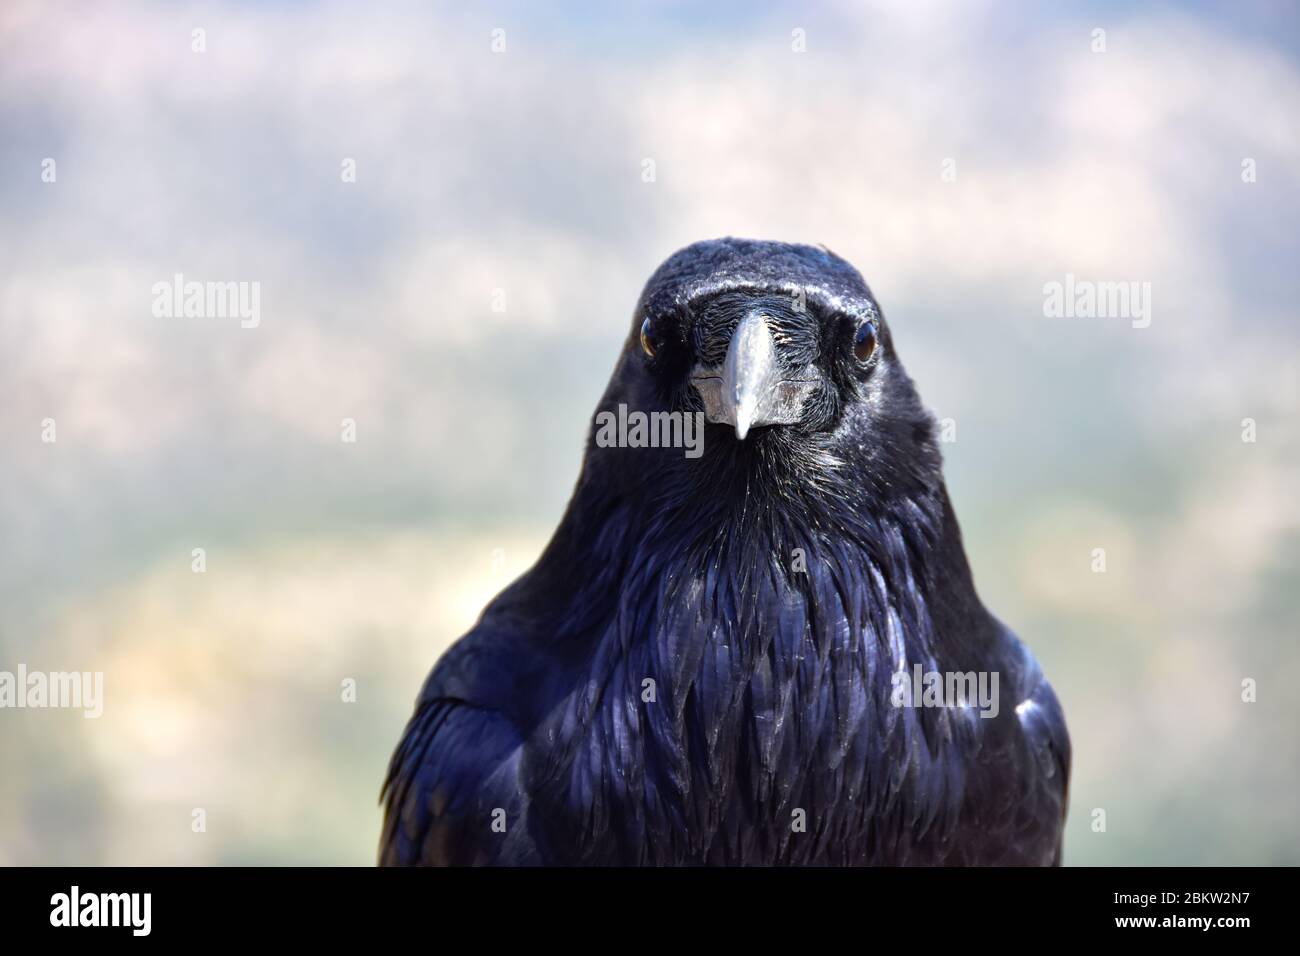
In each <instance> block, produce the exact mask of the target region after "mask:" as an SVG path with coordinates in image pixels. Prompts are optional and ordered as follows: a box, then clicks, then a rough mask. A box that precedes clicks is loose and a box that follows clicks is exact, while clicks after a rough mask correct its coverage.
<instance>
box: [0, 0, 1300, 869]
mask: <svg viewBox="0 0 1300 956" xmlns="http://www.w3.org/2000/svg"><path fill="white" fill-rule="evenodd" d="M1297 19H1298V15H1297V13H1296V10H1295V8H1294V7H1293V6H1290V5H1287V4H1276V5H1273V4H1251V3H1247V4H1224V5H1211V4H1189V5H1173V4H1152V5H1142V6H1140V7H1139V6H1133V5H1129V4H1101V5H1087V4H1063V5H1062V4H1052V5H1040V4H1024V5H1008V4H991V3H989V4H984V3H962V4H939V3H933V4H931V3H906V4H897V5H893V4H825V5H818V7H817V8H816V9H815V10H813V11H807V10H801V9H800V7H799V6H798V5H764V4H753V3H745V4H721V5H710V7H709V9H708V10H707V11H704V12H701V11H699V10H696V9H693V8H692V7H690V6H687V5H684V4H661V5H654V4H647V5H631V6H627V5H620V10H619V11H618V12H617V14H615V13H613V12H611V11H610V10H608V9H606V8H605V7H604V6H603V5H599V4H578V5H547V6H546V7H545V8H539V6H538V5H532V4H518V5H500V4H487V5H475V8H474V9H472V10H466V9H463V8H462V7H459V6H456V5H452V4H427V3H397V4H391V5H384V6H383V8H382V9H370V8H365V9H361V8H357V7H356V6H354V5H350V4H342V3H320V4H254V3H244V4H224V5H222V4H203V3H126V4H92V3H84V4H77V3H71V4H59V5H48V4H37V3H24V2H18V3H7V4H5V5H4V6H3V8H2V9H0V131H2V133H0V261H3V263H4V267H3V268H2V269H0V393H2V395H3V401H0V449H3V455H4V458H3V467H0V608H3V611H2V612H0V669H11V670H12V669H13V666H15V665H16V664H17V663H19V662H22V663H25V664H27V665H28V666H29V667H31V668H34V669H35V668H43V669H46V670H64V669H81V670H90V669H93V670H103V671H104V673H105V683H106V695H107V701H106V707H105V714H104V717H103V718H101V719H100V720H98V721H87V720H84V719H83V718H82V717H81V716H80V715H79V714H76V713H69V712H60V711H43V712H42V711H22V712H19V711H3V712H0V766H3V767H5V768H11V772H6V773H4V774H2V775H0V862H10V863H34V862H123V863H205V862H275V861H286V862H288V861H295V862H351V863H365V862H369V861H370V860H371V859H372V858H373V847H374V842H375V838H376V835H377V832H378V819H379V818H378V811H377V807H376V803H375V801H376V797H377V792H378V787H379V782H380V780H381V778H382V769H383V766H384V764H385V762H386V760H387V756H388V753H389V751H390V749H391V747H392V745H393V743H395V741H396V739H397V737H398V735H399V733H400V730H401V726H402V724H403V722H404V720H405V717H406V715H407V713H408V711H409V708H410V704H411V701H412V699H413V697H414V694H415V691H416V689H417V687H418V685H419V683H420V681H421V680H422V679H423V676H424V674H425V672H426V671H427V669H428V667H429V666H430V665H431V664H432V662H433V660H434V658H435V657H436V656H437V654H438V653H440V651H441V650H442V649H443V648H444V647H445V646H446V645H447V643H449V642H450V641H451V640H453V639H454V638H455V637H456V636H458V635H459V634H460V633H462V632H463V631H464V630H465V629H466V627H467V626H468V625H469V624H470V623H471V622H472V621H473V619H474V617H475V616H476V614H477V612H478V611H479V609H480V608H481V607H482V605H483V603H484V601H485V600H486V599H487V598H489V597H490V596H491V595H492V594H493V593H494V592H495V591H496V590H498V589H499V588H500V587H502V586H503V585H504V584H505V583H507V582H508V581H509V580H510V579H511V577H512V576H513V575H514V574H517V573H518V572H519V571H521V570H522V569H523V568H525V567H527V566H528V564H529V563H531V561H532V560H533V559H534V558H535V557H536V554H537V552H538V550H539V549H540V547H541V546H542V544H544V542H545V540H546V537H547V535H548V534H549V532H550V530H551V529H552V528H553V527H554V525H555V522H556V521H557V519H558V517H559V515H560V513H561V510H562V508H563V506H564V503H565V501H566V499H567V496H568V493H569V490H570V489H571V487H572V484H573V481H574V479H575V478H576V475H577V469H578V464H579V456H580V453H581V448H582V443H583V439H584V435H585V430H586V428H587V427H588V422H589V415H590V412H591V410H592V408H593V406H594V403H595V401H596V399H597V397H598V396H599V395H600V393H601V391H602V390H603V388H604V384H605V381H606V379H607V377H608V375H609V372H610V370H611V369H612V367H613V362H614V358H615V355H616V353H617V351H618V348H619V347H620V344H621V342H622V340H623V338H624V336H625V335H626V334H627V330H628V328H629V325H630V322H631V319H632V315H631V310H632V308H633V305H634V303H635V301H636V298H637V295H638V293H639V290H640V286H641V284H642V283H643V282H644V280H645V278H646V277H647V276H648V275H649V273H650V272H651V271H652V269H653V268H654V267H655V266H656V265H657V264H658V263H659V262H660V261H661V260H662V259H663V258H664V257H666V256H667V255H668V254H670V253H671V252H672V251H673V250H675V249H676V248H678V247H680V246H682V245H684V244H686V243H688V242H691V241H694V240H696V239H701V238H706V237H713V236H720V235H728V234H734V235H744V236H753V237H760V238H772V239H785V240H792V241H806V242H821V243H826V244H827V245H829V246H830V247H831V248H832V249H834V250H835V251H837V252H839V253H840V254H842V255H844V256H845V257H846V258H848V259H849V260H850V261H851V262H853V263H854V264H855V265H857V266H858V267H859V268H860V269H861V271H862V272H863V274H864V275H865V277H866V278H867V280H868V282H869V283H870V284H871V286H872V288H873V290H874V291H875V293H876V295H877V297H878V298H879V300H880V302H881V303H882V305H883V307H884V309H885V312H886V315H887V317H888V318H889V321H890V323H891V327H892V328H893V330H894V335H895V339H896V341H897V344H898V348H899V350H900V353H901V355H902V357H903V359H904V361H905V363H906V365H907V367H908V369H909V371H910V372H911V373H912V375H913V377H914V378H915V379H916V380H917V382H918V385H919V387H920V390H921V394H922V396H923V397H924V398H925V400H926V401H927V402H928V403H929V404H930V405H931V406H932V407H933V408H934V410H935V412H936V414H937V415H938V416H939V417H941V418H952V419H953V420H954V421H955V422H956V426H957V440H956V441H955V442H953V443H950V444H948V445H946V446H945V454H946V459H947V475H948V483H949V487H950V490H951V492H952V495H953V498H954V501H955V503H956V506H957V511H958V515H959V517H960V518H961V520H962V523H963V528H964V530H965V533H966V539H967V546H968V551H969V554H970V558H971V561H972V564H973V566H974V569H975V573H976V580H977V582H978V584H979V587H980V590H981V593H982V594H983V596H984V598H985V600H986V603H988V605H989V606H990V607H991V608H992V609H993V610H994V611H995V612H996V613H997V614H998V615H999V616H1000V617H1002V618H1003V619H1004V620H1006V621H1007V622H1008V623H1009V624H1011V625H1012V626H1013V627H1014V628H1015V629H1016V630H1017V631H1018V632H1019V633H1020V634H1021V635H1023V636H1024V637H1025V638H1026V639H1027V640H1028V641H1029V643H1030V644H1031V645H1032V646H1033V648H1034V649H1035V651H1036V653H1038V655H1039V657H1040V659H1042V660H1043V662H1044V665H1045V667H1046V668H1047V671H1048V673H1049V675H1050V676H1051V678H1052V680H1053V683H1054V684H1055V685H1056V687H1057V689H1058V692H1059V694H1060V696H1061V698H1062V700H1063V702H1064V705H1065V708H1066V713H1067V716H1068V718H1069V721H1070V726H1071V731H1072V734H1073V737H1074V741H1075V751H1076V756H1075V777H1074V790H1073V794H1072V816H1071V821H1070V826H1069V831H1068V838H1067V850H1066V859H1067V862H1072V863H1079V864H1098V863H1145V862H1152V863H1194V862H1208V863H1220V862H1222V863H1254V862H1276V863H1280V862H1289V863H1297V862H1300V824H1297V822H1296V820H1295V816H1294V799H1293V796H1292V795H1293V794H1294V793H1295V792H1296V790H1297V787H1298V786H1300V767H1298V766H1297V762H1298V758H1300V753H1297V750H1298V748H1297V744H1296V738H1295V728H1296V727H1297V726H1298V725H1300V704H1298V703H1297V701H1296V698H1295V695H1294V694H1293V693H1292V688H1293V687H1294V686H1295V682H1296V680H1297V679H1300V673H1297V670H1298V668H1300V652H1298V651H1297V648H1296V635H1297V625H1298V624H1300V598H1298V597H1297V587H1296V585H1297V583H1300V580H1298V578H1300V505H1297V498H1296V495H1295V489H1296V487H1297V477H1300V428H1298V427H1297V424H1296V408H1297V378H1298V374H1300V362H1298V356H1300V322H1298V320H1300V316H1298V315H1297V307H1296V293H1297V291H1298V289H1297V286H1298V285H1300V282H1298V280H1297V273H1296V268H1295V263H1296V262H1297V261H1300V240H1297V233H1296V230H1295V227H1294V223H1295V222H1296V221H1297V218H1298V217H1300V128H1298V124H1297V117H1300V67H1298V62H1297V55H1298V53H1300V51H1298V50H1297V44H1298V43H1300V39H1298V38H1300V30H1297V25H1298V24H1297ZM195 28H203V29H204V30H205V31H206V44H207V49H206V52H204V53H195V52H193V51H192V50H191V31H192V30H193V29H195ZM498 28H500V29H504V30H505V31H506V32H505V37H506V50H505V52H504V53H501V54H493V53H492V52H491V49H490V43H491V32H492V31H493V30H494V29H498ZM796 28H800V29H803V30H805V31H806V37H807V50H806V52H804V53H801V54H800V53H795V52H793V51H792V49H791V31H792V30H794V29H796ZM1098 28H1100V29H1104V30H1105V31H1106V50H1105V52H1104V53H1095V52H1092V50H1091V45H1092V31H1093V30H1094V29H1098ZM45 158H53V159H54V160H55V161H56V163H57V181H56V182H54V183H44V182H42V181H41V163H42V160H44V159H45ZM345 158H353V159H355V160H356V163H357V181H356V182H355V183H344V182H342V181H341V177H340V168H341V165H340V164H341V163H342V162H343V160H344V159H345ZM646 158H651V159H653V160H654V161H655V169H656V178H655V181H654V182H652V183H647V182H644V181H643V179H642V162H643V160H644V159H646ZM1245 158H1251V159H1254V160H1255V163H1256V169H1257V180H1256V181H1255V182H1253V183H1245V182H1243V181H1242V176H1241V169H1242V161H1243V159H1245ZM947 159H952V160H954V161H955V168H956V171H957V176H956V180H955V181H954V182H945V181H944V180H943V178H942V177H941V172H942V168H943V166H942V164H943V163H944V161H945V160H947ZM177 272H181V273H184V274H185V275H186V276H187V277H188V278H193V279H199V280H223V281H224V280H231V281H250V282H251V281H258V282H260V283H261V287H262V316H261V323H260V325H259V326H258V327H257V328H256V329H241V328H240V327H239V323H238V320H237V319H220V318H205V319H180V318H177V319H161V318H156V317H154V316H153V315H152V313H151V308H150V306H151V301H152V293H151V289H152V286H153V284H154V283H155V282H158V281H166V280H168V279H170V277H171V276H172V275H173V274H175V273H177ZM1066 273H1072V274H1074V275H1076V276H1077V277H1079V278H1082V279H1092V280H1098V281H1125V280H1135V281H1142V282H1150V283H1151V287H1152V323H1151V325H1150V327H1149V328H1145V329H1134V328H1132V326H1131V324H1130V323H1129V322H1128V321H1126V320H1123V319H1049V318H1046V317H1044V314H1043V286H1044V284H1045V283H1047V282H1052V281H1061V280H1063V278H1064V276H1065V275H1066ZM498 289H499V290H503V291H504V295H505V302H506V309H505V311H504V312H495V311H493V309H492V301H493V292H494V290H498ZM47 417H51V418H54V419H55V421H56V422H57V428H58V441H57V443H55V444H53V445H50V444H47V443H43V442H42V441H41V440H40V438H41V422H42V420H43V419H45V418H47ZM345 417H347V418H354V419H355V420H356V421H357V430H358V440H357V442H356V443H355V444H344V443H342V442H340V440H339V436H340V421H341V419H343V418H345ZM1247 417H1250V418H1253V419H1255V421H1256V422H1257V430H1258V440H1257V441H1256V442H1254V443H1244V442H1242V440H1241V422H1242V419H1243V418H1247ZM195 547H203V548H205V549H206V550H207V553H208V571H207V572H206V573H205V574H203V575H195V574H192V573H191V570H190V561H191V558H190V554H191V550H192V549H193V548H195ZM1097 547H1104V548H1106V551H1107V557H1108V566H1107V572H1106V573H1105V574H1094V573H1093V572H1092V571H1091V570H1090V563H1091V553H1092V549H1094V548H1097ZM1246 677H1253V678H1255V679H1257V680H1258V681H1259V688H1260V689H1259V699H1258V701H1257V702H1256V703H1254V704H1244V703H1242V702H1241V700H1240V686H1241V681H1242V679H1243V678H1246ZM347 678H351V679H355V680H356V681H357V682H358V700H357V702H356V703H353V704H345V703H343V702H342V701H341V700H340V694H339V686H340V682H341V681H342V680H344V679H347ZM195 807H202V808H205V809H206V810H207V811H208V820H209V824H208V830H207V832H206V833H202V834H196V833H193V832H192V831H191V827H190V821H191V811H192V809H193V808H195ZM1095 808H1101V809H1105V810H1106V813H1107V822H1108V825H1107V831H1106V832H1105V833H1095V832H1093V831H1092V829H1091V827H1090V825H1089V824H1090V822H1091V819H1092V816H1091V815H1092V811H1093V810H1094V809H1095Z"/></svg>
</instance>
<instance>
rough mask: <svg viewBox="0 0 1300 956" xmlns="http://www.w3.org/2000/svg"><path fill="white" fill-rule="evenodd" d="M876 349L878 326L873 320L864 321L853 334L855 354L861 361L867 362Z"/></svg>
mask: <svg viewBox="0 0 1300 956" xmlns="http://www.w3.org/2000/svg"><path fill="white" fill-rule="evenodd" d="M875 351H876V326H875V324H874V323H872V322H863V323H862V325H861V326H859V327H858V331H857V333H856V334H855V335H854V336H853V356H854V358H856V359H857V360H858V361H859V362H865V361H867V359H869V358H871V356H872V355H873V354H874V353H875Z"/></svg>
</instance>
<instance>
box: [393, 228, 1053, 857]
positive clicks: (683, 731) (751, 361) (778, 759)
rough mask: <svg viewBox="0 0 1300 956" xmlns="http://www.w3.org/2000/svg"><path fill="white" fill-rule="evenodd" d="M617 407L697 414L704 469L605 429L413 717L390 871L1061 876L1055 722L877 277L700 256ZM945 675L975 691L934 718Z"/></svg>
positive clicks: (810, 264) (757, 247) (819, 265)
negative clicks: (533, 552)
mask: <svg viewBox="0 0 1300 956" xmlns="http://www.w3.org/2000/svg"><path fill="white" fill-rule="evenodd" d="M620 405H622V406H625V412H626V411H632V412H636V411H641V412H677V413H681V414H682V415H687V414H693V413H701V416H700V417H701V418H704V419H706V420H707V424H703V425H702V429H703V439H704V440H703V449H702V454H698V456H697V457H692V455H691V454H690V453H689V449H688V450H686V451H684V450H683V449H682V448H680V447H678V448H672V447H667V448H665V447H640V448H637V447H605V446H606V445H608V444H609V443H608V442H600V441H597V429H596V428H595V427H593V429H592V437H591V438H590V439H589V440H588V443H587V451H586V457H585V460H584V462H583V467H582V474H581V477H580V478H579V479H578V484H577V488H576V489H575V490H574V493H573V498H572V500H571V501H570V502H569V506H568V509H567V511H566V512H565V515H564V518H563V520H562V521H561V523H560V526H559V528H558V530H557V531H556V532H555V536H554V537H553V538H552V540H551V542H550V544H549V545H548V546H547V548H546V550H545V552H544V553H543V554H542V556H541V558H540V559H539V560H538V562H537V564H536V565H535V566H534V567H533V568H532V569H531V570H530V571H528V572H527V573H526V574H525V575H523V577H521V578H520V579H519V580H517V581H515V582H514V583H513V584H511V585H510V586H509V587H507V588H506V589H505V590H504V591H503V592H502V593H501V594H500V595H499V596H498V597H497V598H496V599H495V600H493V601H492V603H491V604H489V605H488V607H487V609H486V610H485V611H484V612H483V615H482V617H481V618H480V619H479V622H478V623H477V624H476V625H475V626H474V628H473V630H471V631H470V632H469V633H468V634H467V635H465V636H464V637H463V638H461V639H460V640H459V641H458V642H457V643H456V644H455V645H454V646H452V647H451V649H450V650H448V651H447V653H446V654H444V655H443V657H442V658H441V660H439V661H438V663H437V665H436V666H435V667H434V669H433V672H432V674H430V676H429V678H428V680H427V682H426V683H425V685H424V689H423V690H422V692H421V693H420V697H419V700H418V702H417V703H416V708H415V714H414V716H413V717H412V718H411V721H410V723H409V724H408V726H407V728H406V731H405V735H404V737H403V739H402V741H401V743H400V745H399V746H398V748H397V751H396V753H395V754H394V755H393V759H392V763H391V766H390V768H389V772H388V779H387V781H386V783H385V785H384V796H383V798H382V799H383V800H384V801H385V803H386V808H385V809H386V813H385V820H384V827H383V834H382V838H381V846H380V862H381V863H383V864H396V865H401V864H547V865H549V864H620V865H643V864H646V865H663V864H758V865H763V864H1029V865H1042V864H1057V863H1059V862H1060V859H1061V839H1062V829H1063V826H1064V817H1065V809H1066V789H1067V783H1068V777H1069V769H1070V743H1069V738H1068V736H1067V734H1066V729H1065V720H1064V717H1063V715H1062V713H1061V708H1060V705H1059V704H1058V703H1057V700H1056V696H1055V695H1054V694H1053V692H1052V688H1051V687H1050V686H1049V684H1048V683H1047V680H1046V678H1045V677H1044V676H1043V673H1042V671H1041V670H1040V669H1039V666H1038V664H1037V662H1036V661H1035V660H1034V658H1033V656H1032V655H1031V654H1030V653H1029V651H1028V650H1027V649H1026V648H1025V646H1024V645H1023V644H1021V642H1020V641H1019V640H1018V639H1017V638H1016V636H1015V635H1014V634H1013V633H1012V632H1011V631H1010V630H1009V629H1007V628H1006V627H1005V626H1004V625H1003V624H1001V623H1000V622H999V621H998V620H997V619H996V618H994V617H993V616H992V615H991V614H990V613H989V612H988V611H986V610H985V609H984V606H983V605H982V604H981V603H980V600H979V598H978V596H977V595H976V593H975V588H974V585H973V583H972V580H971V573H970V568H969V566H968V565H967V562H966V556H965V552H964V551H963V548H962V541H961V532H960V530H959V529H958V526H957V519H956V516H955V515H954V514H953V510H952V505H951V503H950V502H949V499H948V493H947V489H946V488H945V486H944V482H943V476H942V470H941V459H940V454H939V449H938V445H937V442H936V436H935V427H934V422H933V419H932V418H931V417H930V415H929V414H928V413H927V411H926V410H925V409H924V407H923V406H922V404H921V402H920V400H919V398H918V396H917V393H916V389H915V388H914V386H913V384H912V381H911V379H910V378H908V375H907V373H906V372H905V371H904V370H903V366H902V365H901V363H900V362H899V359H898V356H897V353H896V352H895V350H894V343H893V338H892V335H891V333H890V330H889V327H888V326H887V325H886V324H885V322H884V318H883V316H882V315H881V312H880V309H879V307H878V306H877V304H876V301H875V299H874V298H873V297H872V294H871V291H870V290H869V289H868V288H867V286H866V284H865V283H864V282H863V280H862V277H861V276H860V275H859V274H858V272H857V271H856V270H855V269H854V268H853V267H852V266H850V265H849V264H848V263H847V262H845V261H844V260H843V259H841V258H839V257H838V256H836V255H834V254H833V253H831V252H829V251H827V250H825V249H822V248H814V247H811V246H804V245H790V244H785V243H776V242H756V241H749V240H740V239H724V240H718V241H710V242H700V243H696V244H695V245H692V246H689V247H687V248H685V249H683V250H681V251H680V252H678V253H676V254H675V255H673V256H672V257H671V258H670V259H668V261H667V262H665V263H664V264H663V265H662V266H660V267H659V269H658V270H657V271H656V272H655V274H654V275H653V276H652V277H651V278H650V281H649V283H648V284H647V285H646V288H645V291H644V292H643V293H642V296H641V300H640V302H639V303H638V305H637V309H636V312H635V314H634V318H633V322H632V328H631V330H630V334H629V336H628V339H627V342H626V344H625V346H624V348H623V351H622V354H621V355H620V357H619V360H618V364H617V366H616V367H615V369H614V374H613V377H612V378H611V380H610V383H609V387H608V388H607V389H606V391H605V395H604V397H603V398H602V399H601V402H600V405H599V408H598V410H597V411H598V413H599V412H614V413H617V411H618V409H619V406H620ZM598 418H599V414H598ZM687 434H689V433H687ZM930 675H940V682H941V684H942V686H943V687H948V686H951V687H952V688H954V689H957V690H958V693H957V695H956V696H954V695H953V694H951V693H949V694H947V695H944V694H942V693H940V694H937V695H927V694H922V695H913V694H912V693H911V691H912V690H913V689H915V688H917V687H921V686H923V684H924V685H925V686H929V682H930ZM952 675H966V676H967V677H968V678H970V679H972V680H974V679H976V678H979V679H986V685H980V686H988V687H990V688H993V689H995V690H996V691H997V698H998V699H997V700H994V701H989V700H986V699H984V698H980V699H979V700H978V701H977V700H976V699H975V696H974V695H973V694H972V693H971V687H972V685H964V687H965V693H964V694H963V693H962V692H961V690H960V688H961V687H962V686H963V685H960V683H956V684H951V685H949V684H947V681H949V680H950V679H952ZM914 678H915V682H914ZM994 679H996V681H997V683H996V684H993V680H994ZM959 680H960V678H959ZM927 703H928V704H931V705H933V706H922V705H923V704H927Z"/></svg>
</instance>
